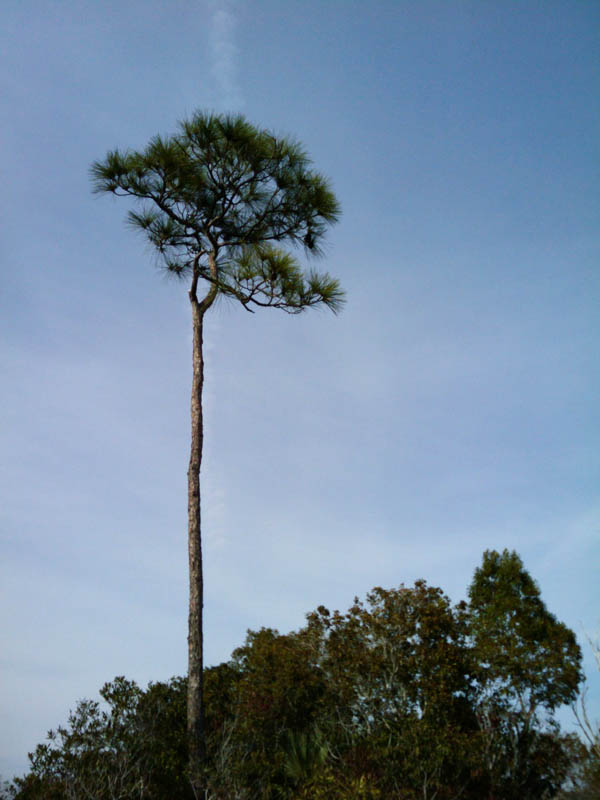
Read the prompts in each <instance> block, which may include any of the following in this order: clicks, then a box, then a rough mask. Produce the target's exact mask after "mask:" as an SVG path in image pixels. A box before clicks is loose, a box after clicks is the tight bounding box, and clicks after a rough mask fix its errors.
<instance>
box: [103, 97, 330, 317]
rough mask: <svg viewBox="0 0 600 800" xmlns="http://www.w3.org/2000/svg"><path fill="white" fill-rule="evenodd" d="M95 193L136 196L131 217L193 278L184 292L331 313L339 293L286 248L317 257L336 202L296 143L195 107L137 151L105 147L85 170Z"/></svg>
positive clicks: (171, 265) (167, 259)
mask: <svg viewBox="0 0 600 800" xmlns="http://www.w3.org/2000/svg"><path fill="white" fill-rule="evenodd" d="M91 174H92V180H93V183H94V190H95V191H96V192H110V193H112V194H115V195H126V196H131V197H133V198H134V199H135V200H136V201H139V208H138V209H137V210H136V211H130V212H129V215H128V221H129V223H130V224H131V225H132V226H133V227H134V228H136V229H140V230H142V231H143V232H144V233H145V235H146V236H147V237H148V240H149V241H150V243H151V244H152V245H153V247H155V248H156V250H157V251H158V253H159V254H160V257H161V259H162V260H163V263H164V265H165V267H166V269H167V270H168V271H169V272H170V273H172V274H175V275H179V276H187V275H189V276H191V279H192V284H191V290H190V297H191V298H192V299H195V298H196V289H197V286H198V282H199V280H204V281H206V282H207V283H208V284H209V286H208V291H207V294H206V296H205V298H204V300H203V302H204V303H205V305H206V307H208V306H209V305H210V304H211V303H212V301H213V300H214V299H215V298H216V296H217V295H219V294H220V295H225V296H227V297H230V298H234V299H236V300H239V302H240V303H242V305H243V306H244V307H245V308H246V309H247V310H249V311H250V310H252V306H253V305H255V306H271V307H276V308H281V309H283V310H285V311H287V312H289V313H298V312H300V311H302V310H304V309H305V308H307V307H309V306H314V305H317V304H320V303H323V304H324V305H326V306H328V307H329V308H330V309H331V310H333V311H334V312H337V311H338V310H339V309H340V307H341V305H342V303H343V298H344V293H343V291H342V290H341V288H340V286H339V283H338V281H337V280H335V279H334V278H332V277H330V276H329V275H328V274H326V273H325V274H323V273H321V274H319V273H317V272H315V271H314V270H310V271H308V272H307V273H305V272H303V270H302V268H301V267H300V265H299V263H298V261H297V260H296V258H295V257H294V255H293V254H292V252H290V250H289V249H285V248H284V247H282V244H285V245H287V246H288V247H289V246H292V247H298V246H300V247H303V248H304V250H305V251H306V252H307V254H312V255H319V254H320V253H321V252H322V241H323V237H324V234H325V232H326V230H327V228H328V227H329V226H330V225H332V224H333V223H334V222H336V221H337V219H338V217H339V213H340V207H339V203H338V201H337V199H336V197H335V195H334V194H333V192H332V190H331V188H330V186H329V182H328V181H327V179H326V178H324V177H323V176H322V175H320V174H319V173H317V172H315V171H314V170H312V169H311V161H310V159H309V157H308V156H307V154H306V153H305V152H304V150H303V149H302V148H301V147H300V145H299V144H297V143H296V142H294V141H292V140H289V139H286V138H281V137H279V138H278V137H275V136H274V135H273V134H272V133H270V132H269V131H266V130H260V129H257V128H255V127H254V126H253V125H251V124H250V123H249V122H248V121H247V120H246V119H245V118H244V117H242V116H239V115H238V116H219V115H213V114H203V113H200V112H198V113H196V114H195V115H194V116H193V117H192V118H191V119H190V120H186V121H183V122H181V123H180V124H179V131H178V133H176V134H175V135H172V136H169V137H166V138H165V137H161V136H156V137H154V138H153V139H152V140H151V141H150V143H149V144H148V146H147V147H146V148H145V149H144V150H142V151H133V150H127V151H120V150H113V151H110V152H109V153H108V154H107V156H106V158H105V160H104V161H96V162H94V163H93V164H92V167H91Z"/></svg>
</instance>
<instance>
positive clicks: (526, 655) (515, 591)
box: [16, 552, 598, 800]
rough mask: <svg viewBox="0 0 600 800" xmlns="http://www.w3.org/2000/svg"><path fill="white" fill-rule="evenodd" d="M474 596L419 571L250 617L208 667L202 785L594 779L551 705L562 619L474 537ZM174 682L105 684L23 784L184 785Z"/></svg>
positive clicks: (451, 789)
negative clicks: (281, 623)
mask: <svg viewBox="0 0 600 800" xmlns="http://www.w3.org/2000/svg"><path fill="white" fill-rule="evenodd" d="M469 597H470V604H469V605H467V604H465V603H461V604H458V605H457V606H453V605H452V604H451V603H450V600H449V599H448V598H447V597H446V595H444V593H443V592H442V590H441V589H438V588H435V587H430V586H428V585H427V584H426V583H425V582H424V581H417V582H416V583H415V585H414V586H412V587H406V586H400V587H399V588H398V589H392V590H384V589H382V588H375V589H373V591H372V592H370V593H369V594H368V595H367V596H366V599H365V601H364V602H363V601H360V600H358V599H355V602H354V603H353V605H352V606H351V607H350V608H349V609H348V611H347V612H345V613H340V612H339V611H333V612H330V611H329V610H328V609H326V608H324V607H323V606H321V607H319V608H318V609H317V610H316V611H314V612H312V613H311V614H309V615H308V616H307V622H306V625H305V626H304V627H303V628H302V629H300V630H299V631H297V632H294V633H289V634H285V635H282V634H279V633H278V632H277V631H276V630H273V629H268V628H263V629H261V630H259V631H254V632H253V631H250V632H248V635H247V638H246V641H245V643H244V644H243V645H242V646H241V647H240V648H238V649H237V650H235V651H234V653H233V656H232V659H231V661H230V662H229V663H226V664H220V665H219V666H216V667H212V668H210V669H207V670H205V700H206V729H207V744H208V761H207V768H206V774H205V777H206V787H207V789H206V791H207V794H206V797H207V800H283V799H284V798H287V799H288V800H319V798H322V800H326V799H327V800H361V799H362V800H382V799H383V798H386V799H387V798H390V799H391V800H417V798H419V800H434V799H435V800H457V798H461V799H462V800H484V799H485V798H487V799H488V800H492V798H495V800H498V798H502V800H550V798H553V797H555V796H557V792H558V791H559V790H560V787H561V786H563V785H565V786H566V787H567V788H565V790H564V793H563V795H561V797H564V798H565V800H566V798H572V800H577V799H578V800H583V799H584V798H591V797H596V796H597V795H594V794H593V792H594V791H595V788H597V786H598V783H597V772H595V771H594V770H595V769H596V767H597V763H596V762H595V761H593V759H590V750H589V749H588V750H586V748H585V747H584V745H583V744H582V742H581V741H580V740H579V739H577V738H576V737H574V736H573V735H571V736H565V735H563V734H561V732H560V729H559V727H558V725H557V723H556V722H555V721H554V719H553V711H554V709H555V708H556V707H557V705H558V704H559V703H560V702H561V700H562V702H565V701H567V700H569V699H570V698H571V697H572V696H573V694H574V692H575V691H576V689H577V682H576V681H577V677H578V676H579V675H580V661H579V658H580V654H579V650H578V648H577V645H576V643H575V641H574V637H573V636H572V633H571V632H570V631H569V630H568V629H567V628H565V626H564V625H562V624H561V623H559V622H557V621H556V620H555V619H554V617H553V616H552V615H551V614H549V612H548V611H547V610H546V609H545V606H544V604H543V603H542V601H541V597H540V593H539V589H538V588H537V586H536V585H535V583H534V582H533V580H532V579H531V577H530V576H529V574H528V573H527V572H526V570H525V569H524V567H523V564H522V563H521V561H520V559H519V558H518V556H516V554H514V553H507V552H505V553H503V554H502V555H500V554H498V553H493V552H492V553H489V552H488V553H485V554H484V558H483V563H482V566H481V567H480V568H479V569H478V570H477V571H476V573H475V576H474V579H473V583H472V585H471V588H470V591H469ZM554 633H556V634H557V636H558V637H559V639H558V641H559V642H560V643H562V644H561V646H560V647H559V656H558V657H557V656H556V654H555V653H553V654H550V653H549V652H548V647H547V642H548V639H547V637H549V636H550V637H551V636H553V635H554ZM560 637H562V638H560ZM532 663H535V664H537V665H538V667H539V672H538V673H537V674H535V673H534V670H533V669H532ZM185 691H186V684H185V680H183V679H173V680H172V681H170V682H168V683H158V684H151V685H150V686H149V687H148V689H147V690H146V691H142V690H140V689H139V688H138V687H137V686H136V685H135V684H133V683H131V682H129V681H125V679H123V678H118V679H115V681H113V682H112V683H111V684H107V685H106V686H105V687H103V689H102V692H101V695H102V697H103V700H104V705H101V704H100V703H96V702H92V701H82V703H80V704H79V705H78V706H77V709H76V711H75V712H74V713H73V714H72V715H71V716H70V718H69V724H68V725H67V726H65V727H64V728H59V729H58V730H57V732H56V733H54V734H51V737H50V740H49V742H48V743H47V744H44V745H40V746H39V747H38V748H37V750H36V751H35V753H34V754H32V755H31V756H30V758H31V770H30V773H29V775H27V776H26V777H25V778H24V779H22V780H21V781H18V782H17V784H18V786H17V793H16V797H17V800H39V798H49V799H50V800H71V798H75V797H85V796H90V797H94V798H97V800H104V798H110V799H111V800H112V798H117V797H119V798H127V797H131V798H134V797H135V798H140V800H142V798H150V799H151V800H154V798H165V797H168V798H174V800H178V799H179V798H188V797H189V796H190V790H189V784H188V781H187V779H186V747H185ZM542 712H543V713H542ZM567 777H569V778H570V784H569V786H567V784H565V779H566V778H567ZM86 793H87V794H86Z"/></svg>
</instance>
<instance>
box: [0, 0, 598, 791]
mask: <svg viewBox="0 0 600 800" xmlns="http://www.w3.org/2000/svg"><path fill="white" fill-rule="evenodd" d="M599 23H600V6H599V5H598V4H596V3H593V2H583V1H582V2H575V1H574V0H570V1H569V2H566V0H565V1H562V2H557V1H555V0H546V2H543V3H542V2H534V0H521V2H510V1H509V0H503V2H492V1H491V0H471V1H469V0H445V1H444V2H441V0H440V2H433V0H422V2H418V3H416V2H403V1H402V0H396V2H378V1H377V0H375V1H374V2H372V3H369V4H366V3H364V2H353V1H352V0H344V1H343V2H342V0H327V1H326V2H323V0H321V2H313V0H303V2H299V1H297V0H286V2H284V3H282V2H281V1H280V0H279V1H278V2H274V0H273V2H271V0H254V2H253V1H252V0H239V1H238V2H234V1H233V0H231V1H230V2H227V1H226V0H220V2H219V1H217V0H215V2H201V0H194V1H193V2H192V0H189V1H188V0H178V1H176V2H171V3H166V2H158V1H157V0H144V2H142V1H141V0H129V2H127V3H123V2H116V1H115V2H113V1H112V0H106V1H105V2H103V3H93V2H90V0H87V2H83V0H81V1H80V2H75V1H74V0H61V2H51V1H50V0H37V2H33V0H20V1H19V2H17V0H5V4H4V8H3V30H2V33H0V38H1V40H2V41H1V47H0V53H1V55H0V67H1V69H0V86H1V92H0V96H1V97H2V98H3V99H2V104H1V110H0V113H1V119H0V130H1V131H2V133H1V139H0V140H1V142H2V148H3V158H2V167H1V169H2V180H3V185H4V191H3V192H2V199H1V201H0V202H1V203H2V206H1V212H2V219H3V226H2V228H3V230H2V236H1V238H0V265H1V267H2V269H1V273H2V275H1V282H2V284H1V294H0V303H1V304H2V309H1V316H0V326H1V328H2V331H1V333H2V335H1V339H0V360H1V364H2V366H1V370H2V372H1V374H2V396H1V397H2V400H1V403H2V419H3V425H2V452H3V459H2V482H1V485H2V495H3V497H2V501H1V504H0V536H1V558H0V571H1V578H0V581H1V586H2V593H3V601H2V612H1V613H2V631H3V648H2V656H1V658H0V687H1V688H0V719H1V720H2V723H1V726H0V727H1V730H0V773H1V774H3V775H4V776H6V777H10V776H11V775H12V774H14V773H15V772H22V771H23V770H24V769H25V767H26V753H27V751H28V750H31V749H32V748H33V747H34V746H35V744H36V743H37V742H40V741H41V740H42V739H43V737H44V736H45V733H46V731H47V730H48V729H49V728H50V727H53V726H56V725H57V724H59V723H60V722H62V721H64V720H65V719H66V716H67V713H68V710H69V708H70V707H72V706H73V705H74V704H75V702H76V701H77V699H79V698H81V697H83V696H88V697H89V696H93V695H95V694H96V692H97V690H98V688H99V687H100V686H101V685H102V683H103V682H104V681H106V680H109V679H111V678H112V677H114V676H115V675H117V674H125V675H126V676H127V677H129V678H133V679H136V680H138V681H139V682H140V683H142V684H146V683H147V682H148V681H149V680H161V679H166V678H168V677H170V676H171V675H174V674H183V673H184V672H185V669H186V621H187V563H186V559H187V555H186V480H185V473H186V469H187V458H188V436H189V419H188V417H189V389H190V378H191V365H190V347H191V337H190V314H189V308H188V302H187V298H186V295H185V290H184V287H183V286H180V285H178V284H177V283H173V282H170V281H168V280H166V279H164V277H162V276H161V274H160V273H159V272H158V270H157V269H156V267H155V262H154V260H153V257H152V254H151V253H149V252H148V250H147V248H146V246H145V244H144V243H143V241H142V240H141V239H139V238H137V237H136V236H135V235H133V234H132V233H131V231H129V230H128V229H127V228H126V227H125V225H124V223H123V218H124V216H125V213H126V211H127V203H126V202H125V201H123V200H113V199H112V198H107V197H96V196H92V194H91V192H90V184H89V176H88V168H89V164H90V162H91V161H93V160H94V159H99V158H102V157H103V156H104V154H105V153H106V151H107V150H108V149H109V148H113V147H115V146H118V147H122V148H126V147H141V146H143V145H144V144H145V143H146V142H147V140H148V139H149V138H150V137H151V136H153V135H154V134H156V133H169V132H172V131H173V130H174V128H175V125H176V121H177V120H178V119H181V118H183V117H185V116H186V115H189V114H190V113H191V112H193V111H194V110H196V109H208V110H214V111H217V112H222V111H241V112H242V113H244V114H245V115H247V117H248V118H249V119H250V120H251V121H252V122H254V123H256V124H257V125H260V126H263V127H266V128H269V129H272V130H274V131H276V132H278V133H284V134H290V135H292V136H294V137H297V138H298V139H299V140H300V141H301V142H302V143H303V144H304V145H305V146H306V148H307V150H308V151H309V153H310V154H311V155H312V157H313V159H314V161H315V164H316V166H317V168H318V169H319V170H321V171H322V172H324V173H325V174H327V175H328V176H329V177H330V178H331V180H332V183H333V185H334V188H335V190H336V193H337V195H338V196H339V199H340V201H341V204H342V207H343V212H344V213H343V217H342V221H341V223H340V224H339V225H338V226H336V228H335V229H334V230H333V231H332V232H331V235H330V237H329V239H328V245H327V248H326V257H325V259H324V262H323V267H324V268H326V269H327V270H328V271H330V272H331V273H333V274H334V275H336V276H338V277H339V278H340V280H341V282H342V284H343V285H344V287H345V289H346V290H347V296H348V302H347V307H346V309H345V310H344V312H343V313H342V314H341V315H340V316H339V317H337V318H336V317H333V316H332V315H329V314H327V313H324V312H322V313H318V312H313V313H310V312H309V313H306V314H305V315H303V316H301V317H293V318H290V317H287V316H286V315H283V314H281V313H278V312H276V311H272V310H271V311H269V310H266V311H265V312H264V313H262V314H256V315H250V314H246V313H244V312H243V310H241V309H237V308H235V307H234V306H232V305H228V304H222V305H220V306H219V307H218V308H217V309H216V310H215V311H214V313H213V314H212V316H211V319H210V322H209V323H208V330H207V335H206V353H207V361H208V363H207V384H206V394H205V408H206V415H207V420H206V424H207V431H206V450H205V460H204V464H203V520H204V537H205V564H206V580H207V597H206V654H207V660H208V662H209V663H218V662H220V661H222V660H225V659H226V658H227V657H228V656H229V654H230V653H231V650H232V649H233V648H234V647H236V646H238V645H239V644H240V643H241V642H242V640H243V637H244V635H245V631H246V629H248V628H257V627H259V626H261V625H265V626H273V627H277V628H279V629H280V630H282V631H287V630H290V629H293V628H297V627H299V626H300V625H301V624H302V623H303V618H304V614H305V613H306V612H308V611H310V610H312V609H314V608H315V607H316V606H317V605H319V604H325V605H327V606H329V607H330V608H340V609H344V608H347V607H348V606H349V605H350V603H351V602H352V598H353V597H354V595H356V594H358V595H363V594H364V593H365V592H366V591H368V590H369V589H370V588H372V587H373V586H375V585H381V586H385V587H392V586H397V585H398V584H400V583H402V582H404V583H408V584H409V583H412V582H413V581H414V580H415V579H417V578H420V577H424V578H425V579H426V580H427V581H428V582H429V583H431V584H433V585H439V586H441V587H442V588H443V589H444V590H445V591H446V592H447V593H448V594H449V595H450V597H451V598H452V599H453V600H455V601H458V600H459V599H461V598H462V597H463V596H464V595H465V591H466V587H467V586H468V584H469V582H470V580H471V578H472V574H473V571H474V570H475V568H476V567H477V566H478V565H479V563H480V561H481V556H482V553H483V551H484V550H485V549H486V548H496V549H502V548H504V547H508V548H510V549H516V550H517V551H518V552H519V553H520V555H521V557H522V558H523V560H524V563H525V566H526V567H527V568H528V569H529V571H530V572H531V573H532V575H533V576H534V577H535V578H536V579H537V580H538V582H539V584H540V586H541V589H542V594H543V597H544V599H545V601H546V603H547V605H548V607H549V609H550V610H551V611H552V612H553V613H555V614H556V615H557V616H558V617H559V618H560V619H561V620H563V621H565V622H566V623H567V624H569V625H570V626H571V627H572V628H573V629H574V630H575V631H576V632H577V634H578V635H579V636H580V637H581V639H582V642H583V641H584V631H587V632H588V633H590V634H591V635H594V633H595V632H597V631H598V629H599V628H600V612H599V611H598V599H599V597H598V595H599V591H598V585H599V581H598V564H599V563H600V562H599V558H600V545H599V542H600V535H599V534H600V495H599V491H598V487H599V486H600V459H599V456H598V453H599V452H600V419H599V417H600V414H599V407H600V405H599V403H598V395H599V389H600V379H599V363H598V343H599V321H598V320H599V314H598V295H599V290H600V279H599V271H598V264H599V263H600V228H599V225H598V219H599V214H598V212H599V210H600V209H599V207H600V202H599V199H600V198H599V192H598V187H599V185H600V183H599V180H598V178H599V175H598V165H599V164H600V160H599V158H598V156H599V153H598V141H599V137H598V133H599V127H600V125H599V123H600V102H599V98H600V91H599V90H600V86H599V83H600V81H599V78H598V74H599V73H598V66H599V60H600V58H599V57H600V52H599V51H600V45H599V42H598V37H597V31H598V25H599ZM586 670H587V671H588V673H589V679H590V685H591V689H590V697H589V701H590V709H591V712H592V714H593V715H594V714H595V715H596V716H600V681H599V676H598V674H597V672H595V669H594V663H593V658H592V656H591V652H590V650H589V649H586ZM563 718H564V720H565V722H567V723H569V720H570V718H569V714H568V713H566V714H565V715H563Z"/></svg>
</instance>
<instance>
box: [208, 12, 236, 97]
mask: <svg viewBox="0 0 600 800" xmlns="http://www.w3.org/2000/svg"><path fill="white" fill-rule="evenodd" d="M236 7H237V4H236V1H235V0H211V2H210V4H209V8H210V15H211V19H210V33H209V42H210V54H211V74H212V77H213V80H214V82H215V94H216V105H217V106H218V107H219V108H222V109H224V110H228V111H233V110H236V109H238V108H240V107H241V106H242V105H243V99H242V93H241V91H240V88H239V84H238V76H237V58H238V48H237V46H236V43H235V31H236V27H237V18H236V14H235V12H236Z"/></svg>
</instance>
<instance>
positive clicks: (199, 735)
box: [187, 295, 206, 797]
mask: <svg viewBox="0 0 600 800" xmlns="http://www.w3.org/2000/svg"><path fill="white" fill-rule="evenodd" d="M190 300H191V303H192V314H193V331H194V338H193V379H192V402H191V415H192V444H191V451H190V464H189V469H188V556H189V571H190V575H189V579H190V605H189V618H188V688H187V692H188V694H187V737H188V752H189V771H190V780H191V783H192V787H193V789H194V793H195V795H196V797H200V796H201V791H202V783H203V780H202V770H203V766H204V757H205V751H206V747H205V740H204V703H203V695H202V673H203V630H202V610H203V588H204V587H203V575H202V537H201V529H200V465H201V463H202V442H203V420H202V385H203V383H204V362H203V354H202V325H203V318H204V308H203V307H202V305H201V304H200V303H199V302H198V300H197V299H196V298H195V297H192V296H191V295H190Z"/></svg>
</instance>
